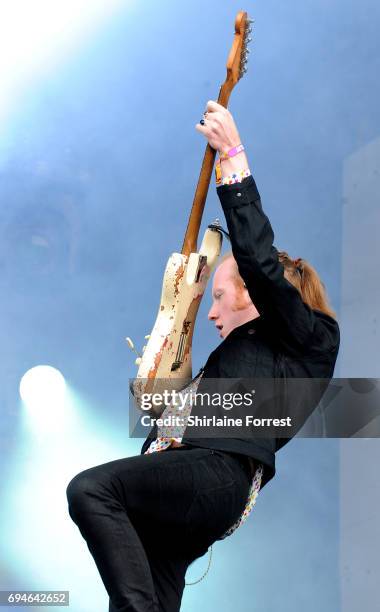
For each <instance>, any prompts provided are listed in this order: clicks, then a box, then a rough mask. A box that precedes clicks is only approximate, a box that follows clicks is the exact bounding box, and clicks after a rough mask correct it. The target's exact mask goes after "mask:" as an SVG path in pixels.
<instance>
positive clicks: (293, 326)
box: [141, 176, 340, 488]
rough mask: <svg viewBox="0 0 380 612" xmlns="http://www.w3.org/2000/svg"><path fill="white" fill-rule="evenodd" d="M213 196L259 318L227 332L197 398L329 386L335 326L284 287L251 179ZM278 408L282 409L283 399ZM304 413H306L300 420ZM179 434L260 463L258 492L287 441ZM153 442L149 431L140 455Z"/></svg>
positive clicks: (272, 472)
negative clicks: (252, 388) (218, 383)
mask: <svg viewBox="0 0 380 612" xmlns="http://www.w3.org/2000/svg"><path fill="white" fill-rule="evenodd" d="M217 193H218V195H219V198H220V201H221V204H222V207H223V211H224V214H225V218H226V222H227V227H228V231H229V234H230V239H231V248H232V252H233V255H234V258H235V260H236V262H237V265H238V268H239V273H240V275H241V277H242V278H243V280H244V282H245V284H246V287H247V289H248V292H249V295H250V297H251V299H252V301H253V303H254V304H255V306H256V308H257V310H258V312H259V313H260V316H259V317H258V318H256V319H254V320H253V321H250V322H248V323H245V324H244V325H241V326H240V327H237V328H235V329H234V330H232V332H230V334H229V335H228V336H227V338H225V339H224V340H223V342H222V343H221V344H220V345H219V346H218V347H217V348H216V349H215V350H214V351H213V352H212V353H211V355H210V356H209V358H208V359H207V362H206V364H205V366H204V368H203V376H202V379H201V381H200V384H199V387H198V392H199V393H201V392H202V391H203V389H204V388H205V385H206V384H207V379H208V378H227V379H228V378H235V379H236V378H261V377H262V378H266V377H269V378H279V379H287V378H318V379H321V378H324V379H330V378H331V377H332V376H333V372H334V366H335V362H336V358H337V354H338V349H339V341H340V335H339V326H338V323H337V322H336V321H335V319H333V318H332V317H330V316H328V315H326V314H324V313H322V312H320V311H318V310H312V309H311V308H310V307H309V306H307V305H306V304H305V303H304V302H303V301H302V299H301V296H300V294H299V292H298V290H297V289H296V288H295V287H294V286H293V285H292V284H291V283H289V282H288V281H287V280H286V279H285V277H284V267H283V265H282V264H281V263H280V262H279V261H278V255H277V250H276V248H275V247H274V246H273V239H274V234H273V230H272V227H271V225H270V222H269V219H268V218H267V216H266V215H265V214H264V212H263V209H262V206H261V202H260V196H259V193H258V191H257V187H256V184H255V181H254V179H253V177H252V176H250V177H247V178H246V179H244V180H243V182H242V183H237V184H234V185H223V186H220V187H218V189H217ZM327 382H328V381H327ZM284 402H285V404H284V405H286V398H284ZM313 408H315V406H313ZM311 410H312V408H311V407H309V409H308V413H310V412H311ZM192 414H193V412H192ZM306 416H307V415H306ZM187 431H189V432H191V428H189V429H188V430H185V432H184V433H185V435H184V436H183V438H182V442H183V443H184V444H190V445H193V446H198V447H202V448H214V449H219V450H225V451H230V452H235V453H240V454H243V455H248V456H249V457H252V458H253V459H254V460H256V462H257V461H259V462H261V463H263V464H264V475H263V481H262V485H261V488H262V487H263V486H265V484H267V482H268V481H269V480H270V479H271V478H273V476H274V475H275V471H276V469H275V452H276V451H277V450H279V449H280V448H281V447H282V446H284V444H286V443H287V442H288V441H289V438H274V437H272V438H262V437H260V438H257V439H253V438H246V439H240V438H207V439H206V438H197V439H192V438H191V437H190V435H189V436H187V435H186V433H187ZM156 434H157V428H156V426H154V427H153V428H152V430H151V431H150V433H149V435H148V437H147V438H146V440H145V442H144V444H143V447H142V449H141V453H144V452H145V451H146V449H147V448H148V446H149V444H150V443H151V441H152V438H154V437H156Z"/></svg>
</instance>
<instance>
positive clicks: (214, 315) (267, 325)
mask: <svg viewBox="0 0 380 612" xmlns="http://www.w3.org/2000/svg"><path fill="white" fill-rule="evenodd" d="M196 128H197V129H198V131H200V132H201V133H202V134H203V135H204V136H205V137H206V138H207V140H208V142H209V143H210V145H211V146H212V147H213V148H215V149H217V150H218V151H219V152H221V153H222V156H221V157H222V158H221V161H220V166H219V170H220V178H219V175H218V181H219V182H220V185H219V187H218V190H217V191H218V195H219V197H220V200H221V204H222V208H223V211H224V214H225V217H226V221H227V226H228V230H229V234H230V239H231V246H232V256H231V255H229V256H227V257H226V258H225V259H224V260H223V261H222V263H221V265H220V266H219V267H218V268H217V270H216V273H215V276H214V282H213V305H212V308H211V310H210V312H209V319H210V320H211V321H212V322H213V323H214V324H215V326H216V327H217V329H218V331H219V334H220V336H221V338H222V339H223V341H222V342H221V344H220V345H219V346H218V347H217V348H216V349H215V350H214V351H213V352H212V353H211V355H210V356H209V358H208V359H207V362H206V364H205V366H204V368H203V369H202V375H201V376H199V377H198V378H197V384H198V391H199V392H201V391H202V389H204V388H207V381H208V379H220V380H224V379H230V378H239V379H244V378H256V377H257V378H270V379H287V378H294V377H295V378H298V377H299V378H313V377H315V378H326V379H329V378H331V376H332V375H333V370H334V365H335V361H336V357H337V353H338V348H339V327H338V324H337V322H336V320H335V318H334V313H333V311H332V310H331V308H330V307H329V305H328V301H327V296H326V294H325V290H324V286H323V283H322V282H321V280H320V279H319V277H318V275H317V273H316V272H315V270H314V269H313V268H312V266H310V264H308V263H307V262H306V261H304V260H301V259H298V260H292V259H291V258H289V256H288V255H287V254H286V253H284V252H278V251H277V249H275V247H274V246H273V238H274V235H273V231H272V228H271V225H270V223H269V220H268V218H267V217H266V215H265V214H264V212H263V210H262V207H261V202H260V197H259V194H258V191H257V188H256V184H255V182H254V180H253V178H252V176H251V173H250V171H249V167H248V160H247V157H246V154H245V151H244V148H243V147H242V144H241V140H240V136H239V133H238V130H237V127H236V125H235V122H234V120H233V117H232V115H231V113H230V112H229V111H228V110H226V109H225V108H224V107H222V106H221V105H219V104H218V103H216V102H214V101H209V102H208V103H207V109H206V113H205V115H204V119H203V120H202V122H200V123H199V124H197V126H196ZM187 433H188V432H187V431H185V432H184V435H183V436H181V437H180V439H179V440H177V439H175V440H171V439H169V440H168V439H164V440H161V439H160V438H159V436H158V430H157V428H156V427H154V428H153V430H152V431H151V432H150V434H149V436H148V438H147V439H146V440H145V442H144V444H143V447H142V450H141V455H140V456H137V457H128V458H123V459H119V460H116V461H111V462H109V463H106V464H104V465H100V466H96V467H93V468H90V469H88V470H85V471H84V472H81V473H80V474H78V475H77V476H75V477H74V478H73V479H72V481H71V482H70V483H69V486H68V488H67V496H68V501H69V512H70V516H71V518H72V519H73V520H74V521H75V522H76V524H77V525H78V527H79V529H80V531H81V534H82V535H83V537H84V538H85V539H86V541H87V544H88V547H89V550H90V552H91V554H92V555H93V557H94V560H95V563H96V565H97V567H98V570H99V573H100V575H101V578H102V580H103V583H104V585H105V587H106V589H107V591H108V594H109V596H110V611H112V612H132V611H133V612H148V611H149V612H163V611H165V612H178V610H179V609H180V603H181V598H182V593H183V589H184V585H185V573H186V570H187V568H188V566H189V564H190V563H191V562H192V561H193V560H194V559H196V558H197V557H199V556H200V555H202V554H204V552H206V551H207V549H208V547H209V546H210V545H211V544H212V543H213V542H215V541H216V540H217V539H222V538H223V537H225V535H226V534H227V535H228V534H229V533H230V532H231V531H230V530H229V528H230V527H231V526H233V527H234V528H235V527H236V526H239V525H240V524H241V518H242V516H243V515H244V513H245V511H246V510H247V508H248V509H249V507H250V506H249V504H250V503H251V502H252V499H250V498H251V494H252V492H253V491H255V494H257V492H258V488H260V485H261V489H262V488H263V487H264V486H265V485H266V484H267V483H268V482H269V480H270V479H271V478H273V476H274V474H275V452H276V451H277V450H278V449H279V448H281V446H283V445H284V444H285V443H286V442H287V439H286V438H278V439H276V438H275V437H268V438H261V437H260V438H257V439H255V438H253V437H244V438H231V437H230V438H222V437H210V438H191V435H187ZM152 451H153V452H152ZM158 451H160V452H158ZM258 476H259V477H258ZM254 483H255V486H256V488H255V486H254ZM206 608H207V605H206V606H205V609H206Z"/></svg>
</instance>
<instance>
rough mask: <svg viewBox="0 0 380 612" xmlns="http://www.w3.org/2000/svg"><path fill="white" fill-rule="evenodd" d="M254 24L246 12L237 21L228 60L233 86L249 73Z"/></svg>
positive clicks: (239, 14) (228, 77) (240, 14)
mask: <svg viewBox="0 0 380 612" xmlns="http://www.w3.org/2000/svg"><path fill="white" fill-rule="evenodd" d="M252 23H253V19H249V18H248V15H247V13H246V12H244V11H239V13H238V14H237V16H236V19H235V37H234V40H233V43H232V48H231V51H230V54H229V56H228V60H227V80H228V81H230V82H231V81H232V83H231V84H232V86H234V85H236V83H237V82H238V81H239V79H241V78H242V76H244V74H245V73H246V72H247V62H248V54H249V52H250V51H249V49H248V44H249V43H250V42H251V40H252V38H250V36H249V35H250V34H251V32H252V25H251V24H252Z"/></svg>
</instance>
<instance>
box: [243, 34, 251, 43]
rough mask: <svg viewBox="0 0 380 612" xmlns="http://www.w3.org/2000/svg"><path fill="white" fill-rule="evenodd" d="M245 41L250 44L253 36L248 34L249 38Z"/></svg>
mask: <svg viewBox="0 0 380 612" xmlns="http://www.w3.org/2000/svg"><path fill="white" fill-rule="evenodd" d="M244 42H245V43H247V44H249V43H250V42H252V38H251V36H248V38H246V39H245V41H244Z"/></svg>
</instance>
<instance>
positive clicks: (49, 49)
mask: <svg viewBox="0 0 380 612" xmlns="http://www.w3.org/2000/svg"><path fill="white" fill-rule="evenodd" d="M118 5H119V6H121V5H122V2H121V0H65V2H59V1H57V0H34V2H25V0H13V1H12V2H8V3H4V5H3V6H2V11H1V20H0V73H1V93H0V111H4V110H5V109H6V108H9V106H10V105H11V100H12V97H13V96H14V95H17V93H19V92H18V91H17V90H18V88H19V86H20V84H22V83H25V81H28V80H29V79H30V78H31V77H32V76H33V75H34V74H35V73H36V72H38V71H41V69H42V70H44V69H46V68H49V67H51V66H52V64H54V62H56V61H57V59H59V56H62V54H67V53H68V51H69V50H70V49H71V48H72V47H73V45H74V44H75V43H78V42H79V41H82V40H83V38H84V37H85V36H86V35H88V33H89V32H91V31H92V30H93V29H94V26H95V25H96V24H100V23H102V21H103V20H104V18H106V17H107V16H108V15H111V13H112V11H113V10H114V9H115V8H116V7H117V6H118Z"/></svg>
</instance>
